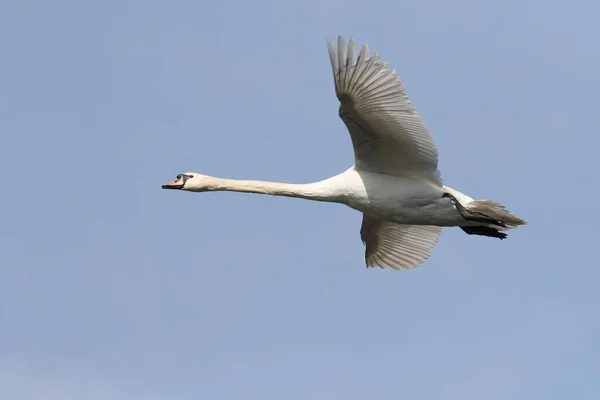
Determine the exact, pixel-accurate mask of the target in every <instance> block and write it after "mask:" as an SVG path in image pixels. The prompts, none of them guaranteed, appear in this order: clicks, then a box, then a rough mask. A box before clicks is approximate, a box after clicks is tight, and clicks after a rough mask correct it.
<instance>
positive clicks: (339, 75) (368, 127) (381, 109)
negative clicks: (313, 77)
mask: <svg viewBox="0 0 600 400" xmlns="http://www.w3.org/2000/svg"><path fill="white" fill-rule="evenodd" d="M328 51H329V58H330V61H331V68H332V71H333V78H334V83H335V93H336V96H337V98H338V99H339V101H340V110H339V115H340V118H341V119H342V121H343V122H344V124H345V125H346V127H347V128H348V131H349V132H350V137H351V139H352V144H353V147H354V156H355V157H354V158H355V167H356V169H358V170H361V169H362V170H367V171H372V172H380V173H385V174H388V175H393V176H418V177H425V178H427V179H429V180H431V181H432V182H434V183H436V184H438V185H440V186H441V184H442V181H441V178H440V174H439V171H438V170H437V165H438V152H437V148H436V146H435V142H434V141H433V138H432V137H431V135H430V134H429V132H428V130H427V127H426V126H425V124H424V123H423V120H422V119H421V117H420V116H419V114H418V113H417V110H416V109H415V107H414V106H413V105H412V103H411V101H410V100H409V99H408V96H407V95H406V89H405V88H404V84H403V83H402V81H401V80H400V79H399V78H398V74H397V73H396V70H394V69H390V68H388V66H387V64H386V63H385V62H381V61H380V60H379V55H378V53H374V54H372V55H371V54H369V49H368V47H367V45H363V46H362V47H361V49H360V52H359V54H358V57H357V56H356V54H355V43H354V41H353V40H350V41H349V42H348V46H347V49H346V43H345V41H344V39H343V38H342V37H341V36H340V37H338V40H337V48H336V46H334V43H333V42H332V41H329V43H328Z"/></svg>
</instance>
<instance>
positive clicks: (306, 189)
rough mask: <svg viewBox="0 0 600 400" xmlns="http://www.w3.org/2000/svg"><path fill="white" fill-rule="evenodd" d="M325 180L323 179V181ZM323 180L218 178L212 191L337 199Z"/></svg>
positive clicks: (324, 199) (325, 199)
mask: <svg viewBox="0 0 600 400" xmlns="http://www.w3.org/2000/svg"><path fill="white" fill-rule="evenodd" d="M322 182H323V181H322ZM322 182H314V183H305V184H296V183H283V182H268V181H256V180H238V179H221V178H219V179H217V180H216V182H215V184H214V185H212V187H211V189H210V190H211V191H227V192H242V193H258V194H267V195H271V196H285V197H296V198H301V199H307V200H315V201H337V200H336V198H335V197H336V196H334V195H333V193H332V192H331V190H328V189H330V188H328V186H327V185H324V184H323V183H322Z"/></svg>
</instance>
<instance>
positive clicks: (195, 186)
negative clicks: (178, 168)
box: [162, 172, 211, 192]
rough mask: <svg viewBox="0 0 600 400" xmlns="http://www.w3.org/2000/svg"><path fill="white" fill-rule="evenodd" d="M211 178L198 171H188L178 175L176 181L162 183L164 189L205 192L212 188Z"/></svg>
mask: <svg viewBox="0 0 600 400" xmlns="http://www.w3.org/2000/svg"><path fill="white" fill-rule="evenodd" d="M210 184H211V178H210V177H209V176H206V175H202V174H198V173H196V172H186V173H184V174H179V175H177V178H175V180H174V181H171V182H168V183H165V184H164V185H162V188H163V189H175V190H186V191H190V192H203V191H206V190H210Z"/></svg>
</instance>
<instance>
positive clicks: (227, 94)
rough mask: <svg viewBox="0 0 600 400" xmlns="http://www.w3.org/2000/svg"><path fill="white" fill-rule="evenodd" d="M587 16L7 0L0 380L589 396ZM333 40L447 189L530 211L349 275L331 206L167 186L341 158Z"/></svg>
mask: <svg viewBox="0 0 600 400" xmlns="http://www.w3.org/2000/svg"><path fill="white" fill-rule="evenodd" d="M599 11H600V6H598V4H597V3H594V2H591V1H576V0H575V1H571V2H569V3H568V4H566V3H562V2H547V1H541V0H540V1H533V0H531V1H516V0H508V1H504V2H487V3H485V2H480V1H475V0H457V1H453V2H446V1H441V0H438V1H391V0H386V1H378V0H373V1H369V2H367V3H365V2H362V1H357V0H355V1H342V0H336V1H311V0H305V1H295V2H284V1H252V2H250V1H248V2H246V1H241V0H238V1H218V2H198V1H174V2H166V1H165V2H159V1H141V0H135V1H134V0H130V1H126V0H119V1H108V0H107V1H103V2H94V3H92V2H85V4H84V2H76V1H54V2H43V1H22V2H5V4H3V5H2V12H0V44H1V48H2V63H0V129H1V132H2V146H0V174H1V177H2V181H3V183H4V185H5V187H4V190H3V194H2V196H1V198H0V205H1V207H0V210H1V214H2V223H1V224H0V265H1V268H0V398H2V399H9V400H10V399H15V400H17V399H18V400H28V399H44V400H46V399H49V400H55V399H57V400H63V399H64V400H72V399H73V400H75V399H76V400H96V399H102V400H122V399H128V400H129V399H144V400H155V399H156V400H166V399H170V400H175V399H177V400H188V399H239V398H249V399H261V400H269V399H282V398H285V399H289V400H295V399H309V400H333V399H343V400H352V399H365V398H380V399H399V398H407V399H460V400H468V399H477V400H479V399H482V398H485V399H487V400H495V399H509V398H510V399H528V400H532V399H544V400H551V399H565V398H569V399H590V398H596V397H597V396H598V394H599V393H600V380H598V379H597V378H598V376H599V371H600V343H599V341H598V337H600V314H599V313H598V308H599V307H600V295H599V294H598V291H597V283H598V281H599V280H600V270H599V268H598V262H597V256H596V254H595V253H596V252H595V250H596V248H595V246H598V234H597V226H598V223H599V222H600V218H599V217H598V213H597V207H596V198H597V197H598V195H599V194H600V191H599V189H598V185H597V181H598V177H597V166H596V162H595V161H594V156H595V153H596V148H597V147H598V146H599V145H600V140H599V139H598V125H599V124H598V100H597V99H598V97H597V94H598V92H599V91H600V53H598V51H597V50H598V46H597V38H598V37H600V25H598V23H597V15H598V12H599ZM337 34H343V35H345V36H346V37H353V38H355V39H356V40H357V41H358V42H359V43H363V42H367V43H368V44H369V46H370V47H371V49H372V50H375V51H379V52H380V53H381V56H382V58H383V59H384V60H386V61H388V62H389V63H390V65H391V66H393V67H394V68H396V69H397V70H398V72H399V74H400V76H401V78H402V79H403V80H404V82H405V84H406V86H407V89H408V94H409V96H410V98H411V100H412V101H413V102H414V104H415V105H416V107H417V109H418V110H419V112H420V113H421V115H422V117H423V118H424V119H425V122H426V124H427V125H428V127H429V128H430V131H431V133H432V135H433V137H434V138H435V140H436V143H437V145H438V148H439V151H440V169H441V171H442V176H443V178H444V181H445V182H446V183H447V184H448V185H450V186H452V187H454V188H456V189H458V190H460V191H463V192H465V193H468V194H469V195H471V196H472V197H476V198H490V199H494V200H496V201H499V202H501V203H503V204H505V205H506V206H507V207H508V208H509V209H510V210H511V211H513V212H514V213H515V214H517V215H519V216H521V217H523V218H525V219H527V220H528V221H529V223H530V224H529V225H528V226H526V227H524V228H522V229H518V230H517V231H514V232H512V233H511V234H510V235H509V239H508V240H505V241H499V240H492V239H489V238H483V237H474V236H468V235H466V234H464V233H463V232H462V231H461V230H459V229H445V230H444V231H443V233H442V236H441V239H440V241H439V243H438V245H437V246H436V247H435V249H434V251H433V254H432V257H431V258H430V260H429V261H428V262H427V263H426V264H424V265H422V266H420V267H419V268H417V269H414V270H410V271H404V272H400V273H398V272H394V271H391V270H385V271H382V270H372V269H369V270H366V269H365V267H364V264H363V247H362V244H361V242H360V238H359V234H358V231H359V228H360V221H361V216H360V214H359V213H357V212H355V211H353V210H350V209H347V208H344V207H343V206H340V205H332V204H324V203H311V202H308V201H302V200H295V199H284V198H271V197H263V196H256V195H246V194H234V193H209V194H189V193H174V192H165V191H162V190H161V189H160V185H161V184H162V183H164V182H166V181H167V180H170V179H172V178H173V177H174V176H175V175H176V174H177V173H180V172H185V171H190V170H191V171H198V172H202V173H206V174H210V175H217V176H224V177H231V178H251V179H267V180H283V181H290V182H308V181H313V180H319V179H322V178H326V177H328V176H330V175H333V174H336V173H339V172H341V171H343V170H345V169H346V168H348V167H349V166H350V165H351V163H352V161H353V156H352V149H351V145H350V139H349V136H348V133H347V131H346V129H345V127H344V125H343V124H342V122H341V120H339V118H338V116H337V107H338V105H337V99H336V98H335V96H334V93H333V83H332V80H331V72H330V67H329V61H328V57H327V50H326V45H325V43H326V38H327V37H328V36H329V37H334V36H335V35H337Z"/></svg>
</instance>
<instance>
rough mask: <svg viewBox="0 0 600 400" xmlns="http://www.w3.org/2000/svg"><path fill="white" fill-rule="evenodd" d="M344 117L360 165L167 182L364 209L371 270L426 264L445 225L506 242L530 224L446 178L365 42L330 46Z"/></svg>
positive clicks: (393, 81)
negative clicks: (299, 180) (269, 176)
mask: <svg viewBox="0 0 600 400" xmlns="http://www.w3.org/2000/svg"><path fill="white" fill-rule="evenodd" d="M327 46H328V50H329V58H330V62H331V67H332V70H333V81H334V84H335V94H336V96H337V98H338V100H339V102H340V107H339V116H340V118H341V119H342V121H343V122H344V124H345V125H346V127H347V129H348V131H349V133H350V139H351V141H352V146H353V148H354V161H355V162H354V165H353V166H352V167H350V168H349V169H347V170H346V171H344V172H342V173H341V174H339V175H336V176H333V177H330V178H328V179H325V180H322V181H319V182H314V183H306V184H292V183H280V182H265V181H257V180H234V179H223V178H216V177H212V176H207V175H203V174H200V173H196V172H188V173H182V174H179V175H177V178H176V179H175V180H174V181H172V182H169V183H166V184H164V185H162V188H163V189H171V190H182V191H189V192H211V191H232V192H245V193H260V194H266V195H274V196H287V197H296V198H302V199H307V200H313V201H323V202H331V203H340V204H344V205H346V206H348V207H351V208H353V209H355V210H357V211H359V212H361V213H362V214H363V218H362V225H361V228H360V237H361V240H362V242H363V245H364V247H365V253H364V258H365V260H364V261H365V265H366V267H367V268H369V267H380V268H388V267H389V268H392V269H395V270H402V269H409V268H413V267H415V266H417V265H420V264H422V263H423V262H425V261H426V260H427V259H428V258H429V256H430V254H431V250H432V248H433V247H434V246H435V244H436V243H437V241H438V238H439V235H440V232H441V229H442V227H460V228H461V229H462V230H463V231H464V232H466V233H467V234H469V235H481V236H487V237H493V238H499V239H504V238H506V237H507V234H506V233H505V231H506V230H508V229H512V228H515V227H517V226H519V225H524V224H526V221H524V220H522V219H520V218H518V217H516V216H514V215H512V214H511V213H510V212H509V211H508V210H507V209H506V208H505V207H504V206H502V205H500V204H498V203H496V202H494V201H490V200H474V199H473V198H471V197H469V196H467V195H465V194H463V193H461V192H459V191H457V190H454V189H452V188H450V187H448V186H444V185H443V183H442V179H441V175H440V172H439V170H438V150H437V148H436V145H435V143H434V141H433V138H432V137H431V135H430V134H429V132H428V130H427V127H426V126H425V124H424V123H423V121H422V119H421V117H420V116H419V114H418V113H417V111H416V109H415V107H414V106H413V105H412V103H411V101H410V100H409V99H408V97H407V95H406V89H405V87H404V84H403V83H402V81H401V80H400V79H399V77H398V75H397V73H396V71H395V70H394V69H390V68H388V66H387V63H385V62H382V61H380V59H379V54H378V53H377V52H375V53H373V54H370V52H369V49H368V46H367V45H366V44H365V45H362V47H361V48H360V51H359V52H358V55H357V54H356V52H355V42H354V40H352V39H350V40H349V41H348V43H347V48H346V42H345V40H344V38H343V37H341V36H338V39H337V46H336V45H335V44H334V42H333V41H332V40H329V41H328V43H327Z"/></svg>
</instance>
